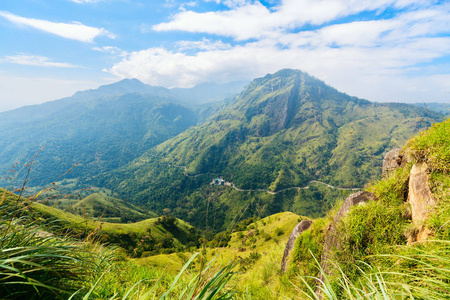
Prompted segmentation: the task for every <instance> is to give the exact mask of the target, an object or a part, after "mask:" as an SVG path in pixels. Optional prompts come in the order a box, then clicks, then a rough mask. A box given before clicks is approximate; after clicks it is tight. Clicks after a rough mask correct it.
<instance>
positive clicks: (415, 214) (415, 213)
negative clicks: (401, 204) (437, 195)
mask: <svg viewBox="0 0 450 300" xmlns="http://www.w3.org/2000/svg"><path fill="white" fill-rule="evenodd" d="M427 169H428V166H427V164H426V163H425V162H418V163H416V164H414V165H413V167H412V169H411V173H410V175H409V190H408V202H409V204H410V205H411V218H412V222H413V224H415V225H416V228H417V230H416V231H415V232H414V234H412V235H411V236H410V237H409V238H408V244H412V243H414V242H421V241H423V240H425V239H426V238H427V236H428V235H429V234H430V230H429V229H427V228H426V227H425V226H424V225H423V223H424V221H425V220H426V219H427V218H428V216H429V214H430V213H431V212H432V211H433V209H434V207H435V206H436V201H435V200H434V198H433V195H432V193H431V190H430V187H429V186H428V177H429V176H428V173H427Z"/></svg>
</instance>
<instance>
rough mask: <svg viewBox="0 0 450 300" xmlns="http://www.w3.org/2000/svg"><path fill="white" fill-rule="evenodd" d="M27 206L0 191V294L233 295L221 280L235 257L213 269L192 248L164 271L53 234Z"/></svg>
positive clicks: (198, 299) (199, 298)
mask: <svg viewBox="0 0 450 300" xmlns="http://www.w3.org/2000/svg"><path fill="white" fill-rule="evenodd" d="M31 211H32V209H31V206H30V203H27V201H26V199H23V198H22V199H20V198H19V197H18V196H16V195H14V194H12V193H10V192H7V191H0V299H69V298H70V299H83V300H87V299H139V300H144V299H160V300H166V299H167V300H168V299H192V300H213V299H221V300H226V299H232V297H233V293H232V292H230V291H227V290H225V285H226V284H227V283H228V282H229V281H230V279H231V278H232V276H233V275H234V274H235V273H234V271H233V270H234V268H235V266H236V263H230V264H228V265H226V266H225V267H222V268H220V269H218V268H217V267H216V264H215V259H213V260H212V261H210V262H209V263H206V262H205V261H204V260H203V259H200V260H199V257H200V254H199V253H196V254H194V255H193V256H192V257H191V259H190V260H189V261H188V262H187V263H186V264H185V266H184V267H183V269H182V270H181V272H180V273H179V274H178V275H177V276H176V277H174V278H172V277H171V276H170V275H169V276H164V275H163V274H162V272H152V271H151V270H144V269H148V268H145V267H140V268H139V267H137V266H136V265H133V264H132V263H128V262H127V261H124V260H123V259H122V260H120V255H119V251H117V250H116V248H114V247H105V246H102V245H100V244H98V243H95V242H93V241H92V240H84V241H76V240H73V239H71V238H69V237H58V236H55V235H54V234H52V233H50V232H48V231H46V230H45V229H44V227H42V226H41V225H40V224H39V223H38V222H37V221H35V220H34V219H35V216H33V215H32V213H31ZM196 260H197V261H196ZM194 263H196V264H197V265H199V266H200V267H199V269H196V268H195V267H194ZM149 271H150V272H149ZM121 273H125V274H121ZM148 275H150V276H148ZM182 277H183V278H182ZM130 279H131V280H134V281H130Z"/></svg>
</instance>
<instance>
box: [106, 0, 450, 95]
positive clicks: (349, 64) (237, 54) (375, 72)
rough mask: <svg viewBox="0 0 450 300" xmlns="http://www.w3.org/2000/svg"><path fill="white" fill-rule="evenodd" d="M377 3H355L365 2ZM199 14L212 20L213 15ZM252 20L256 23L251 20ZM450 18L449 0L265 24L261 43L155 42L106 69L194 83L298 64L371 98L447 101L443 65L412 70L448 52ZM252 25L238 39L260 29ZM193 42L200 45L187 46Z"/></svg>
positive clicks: (166, 82)
mask: <svg viewBox="0 0 450 300" xmlns="http://www.w3.org/2000/svg"><path fill="white" fill-rule="evenodd" d="M287 2H288V1H285V2H283V3H284V4H285V5H286V4H287ZM299 2H305V1H303V0H302V1H299ZM336 2H338V1H336ZM339 3H341V2H339ZM373 3H374V1H361V3H360V2H359V1H358V5H362V6H363V7H369V6H370V5H373ZM386 3H391V4H392V3H393V2H392V1H390V2H389V1H385V2H383V1H378V4H377V5H375V6H376V7H380V6H382V5H388V4H386ZM391 4H390V5H391ZM256 5H257V4H256ZM355 5H356V4H355ZM395 5H400V4H399V3H396V4H395ZM401 5H406V4H404V3H402V4H401ZM375 6H374V7H375ZM239 9H248V6H246V7H241V8H239ZM259 9H260V13H261V15H264V14H269V15H270V14H271V13H270V12H268V11H266V9H265V8H262V7H260V8H259ZM186 13H187V14H189V13H191V12H186ZM253 13H254V11H253ZM202 15H203V16H205V17H208V18H209V17H211V20H213V19H214V18H215V16H214V15H213V14H212V15H211V16H209V15H206V14H202ZM183 16H186V15H184V14H183ZM183 18H184V17H183ZM175 20H176V18H175ZM180 20H181V19H180ZM242 20H245V18H244V17H242ZM184 21H186V22H187V23H186V24H185V26H186V28H188V31H189V28H191V29H192V28H193V27H194V26H199V27H198V28H200V27H201V26H200V25H199V24H193V25H192V24H191V25H189V22H188V21H187V19H184ZM216 22H217V24H216V25H213V28H209V29H205V30H210V29H211V30H212V31H215V32H222V31H221V30H223V31H224V33H223V35H227V34H226V33H225V31H226V30H230V28H229V27H228V28H225V29H223V28H222V29H221V28H220V27H221V24H222V23H221V20H220V18H219V19H218V20H216ZM249 22H250V23H249V24H250V27H251V22H252V20H250V21H249ZM449 22H450V5H441V6H439V7H437V8H433V7H430V8H421V9H419V10H414V11H411V12H401V13H398V14H397V15H396V17H394V18H391V19H385V20H383V19H381V20H372V21H358V22H351V23H344V24H337V25H330V26H324V27H322V28H320V29H317V30H310V31H301V32H299V33H283V32H282V31H281V30H280V29H279V28H278V29H276V30H272V31H270V30H271V29H270V28H268V29H267V32H266V34H265V35H264V37H261V38H260V39H259V40H258V41H256V42H247V43H243V44H240V45H234V46H231V47H220V46H219V45H220V41H219V44H218V46H217V47H215V46H214V45H215V43H217V42H214V41H211V40H207V39H203V40H201V41H194V42H192V41H190V42H182V43H178V45H177V46H178V47H179V48H178V49H177V50H168V49H166V48H150V49H147V50H142V51H136V52H132V53H129V54H128V55H126V56H125V57H124V58H123V59H122V61H120V62H118V63H116V64H115V65H114V66H113V67H111V68H110V69H108V70H107V71H108V72H110V73H112V74H114V75H116V76H118V77H120V78H133V77H135V78H138V79H140V80H142V81H144V82H146V83H148V84H153V85H162V86H166V87H174V86H180V87H189V86H193V85H196V84H198V83H201V82H204V81H217V82H227V81H232V80H241V79H242V80H244V79H245V80H247V79H251V78H254V77H257V76H263V75H265V74H266V73H270V72H276V71H277V70H279V69H281V68H297V69H301V70H304V71H307V72H309V73H310V74H312V75H315V76H317V77H319V78H322V79H323V80H325V81H326V82H327V83H329V84H331V85H333V86H335V87H336V88H338V89H340V90H342V91H344V92H347V93H349V94H351V95H356V96H359V97H365V98H368V99H369V100H373V101H407V102H411V101H422V100H423V99H430V100H432V99H434V100H435V101H437V100H440V101H443V100H445V99H444V96H448V95H447V94H445V93H444V92H443V91H448V90H449V83H448V82H446V81H445V80H444V79H446V78H448V77H449V76H450V75H448V74H446V73H445V71H444V74H441V75H439V76H438V75H433V76H434V77H432V76H427V75H425V74H421V75H420V77H418V75H417V72H416V71H414V68H415V67H416V66H418V65H424V64H425V65H426V64H428V63H430V62H432V61H433V60H434V59H437V58H441V57H446V56H448V53H450V35H449V33H450V23H449ZM194 23H195V22H194ZM237 23H239V22H237ZM240 25H242V24H240ZM240 25H239V24H237V25H236V26H238V27H239V26H240ZM214 26H217V28H216V27H214ZM230 26H234V25H230ZM233 28H234V27H233ZM241 28H243V27H241ZM245 30H246V29H242V31H245ZM231 31H233V29H231ZM250 31H251V29H248V30H247V31H246V33H245V34H242V35H240V37H241V38H243V37H244V36H257V35H258V34H259V33H258V32H257V31H255V32H254V33H251V32H250ZM250 33H251V34H250ZM183 43H184V44H183ZM225 45H228V44H225ZM195 48H196V49H197V50H198V51H188V52H186V51H184V50H192V49H195ZM192 52H193V53H192ZM188 53H189V54H188ZM421 68H423V66H422V67H421ZM447 73H448V72H447ZM436 78H440V80H436ZM418 87H420V88H418Z"/></svg>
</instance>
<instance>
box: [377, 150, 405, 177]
mask: <svg viewBox="0 0 450 300" xmlns="http://www.w3.org/2000/svg"><path fill="white" fill-rule="evenodd" d="M401 164H402V156H401V155H400V148H395V149H392V150H391V151H389V152H388V153H386V155H385V156H384V159H383V169H382V177H383V178H386V177H387V176H389V174H391V173H392V172H393V171H395V170H396V169H397V168H398V167H400V165H401Z"/></svg>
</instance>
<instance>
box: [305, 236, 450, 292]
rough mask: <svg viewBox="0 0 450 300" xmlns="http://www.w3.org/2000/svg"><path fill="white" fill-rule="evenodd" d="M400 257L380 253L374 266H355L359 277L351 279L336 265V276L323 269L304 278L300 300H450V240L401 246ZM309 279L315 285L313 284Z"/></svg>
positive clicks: (358, 264)
mask: <svg viewBox="0 0 450 300" xmlns="http://www.w3.org/2000/svg"><path fill="white" fill-rule="evenodd" d="M396 252H398V254H379V255H376V259H374V260H372V261H374V263H372V264H367V263H365V262H362V261H359V262H357V263H356V264H355V266H354V267H355V269H356V274H357V276H355V277H352V278H349V277H348V276H347V275H346V272H345V269H343V268H342V267H341V265H340V264H338V263H335V264H334V267H335V270H336V273H337V276H334V277H331V276H329V275H327V274H326V273H325V272H323V270H321V269H320V265H319V263H318V262H317V261H316V263H317V267H318V269H319V270H320V271H321V272H322V274H323V278H324V280H323V281H320V280H319V278H318V277H303V283H304V284H305V285H306V287H307V289H304V290H299V292H300V293H301V294H302V295H301V297H300V298H301V299H315V300H318V299H330V300H339V299H374V300H375V299H377V300H378V299H383V300H388V299H429V300H438V299H439V300H441V299H449V297H450V241H429V242H427V243H426V244H423V245H416V246H414V247H410V246H399V247H398V249H397V251H396ZM310 278H313V279H315V282H316V283H317V285H316V284H311V280H310Z"/></svg>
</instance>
